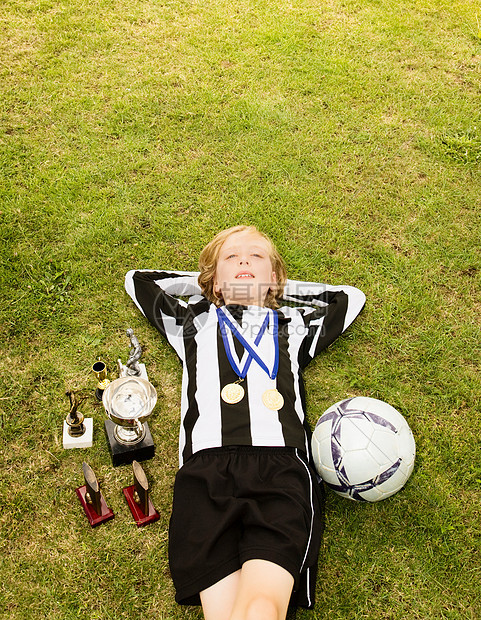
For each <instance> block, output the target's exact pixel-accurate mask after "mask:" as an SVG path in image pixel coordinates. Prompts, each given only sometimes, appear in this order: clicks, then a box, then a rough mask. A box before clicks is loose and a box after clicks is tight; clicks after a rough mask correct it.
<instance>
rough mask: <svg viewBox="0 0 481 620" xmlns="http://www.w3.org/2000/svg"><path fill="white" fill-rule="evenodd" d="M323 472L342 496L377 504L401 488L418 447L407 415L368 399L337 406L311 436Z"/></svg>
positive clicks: (317, 425) (383, 403)
mask: <svg viewBox="0 0 481 620" xmlns="http://www.w3.org/2000/svg"><path fill="white" fill-rule="evenodd" d="M311 445H312V456H313V459H314V463H315V466H316V469H317V472H318V474H319V475H320V476H321V478H322V479H323V480H324V482H325V483H326V484H327V485H328V486H329V487H330V488H331V489H333V490H334V491H335V492H336V493H338V494H339V495H342V496H343V497H348V498H350V499H353V500H358V501H367V502H377V501H379V500H381V499H385V498H386V497H389V496H390V495H393V494H394V493H396V492H397V491H399V489H401V488H402V487H403V486H404V484H405V483H406V481H407V479H408V478H409V476H410V475H411V472H412V470H413V468H414V457H415V454H416V444H415V442H414V437H413V434H412V432H411V429H410V428H409V425H408V423H407V422H406V420H405V419H404V418H403V416H402V415H401V414H400V413H399V411H397V410H396V409H394V407H391V405H388V404H387V403H385V402H383V401H382V400H377V399H376V398H369V397H366V396H356V397H355V398H348V399H347V400H341V401H340V402H338V403H336V404H335V405H332V406H331V407H329V409H327V410H326V411H325V412H324V413H323V414H322V416H321V417H320V418H319V420H318V422H317V424H316V428H315V429H314V433H313V435H312V443H311Z"/></svg>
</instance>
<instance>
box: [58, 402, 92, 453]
mask: <svg viewBox="0 0 481 620" xmlns="http://www.w3.org/2000/svg"><path fill="white" fill-rule="evenodd" d="M66 395H67V396H68V397H69V399H70V411H69V414H68V416H67V417H66V419H65V420H64V423H63V447H64V448H65V449H69V448H90V447H91V446H92V444H93V420H92V418H84V415H83V413H80V411H79V410H78V408H79V406H80V404H81V403H82V402H83V401H84V400H85V399H86V398H87V397H86V396H81V397H80V398H79V397H78V396H77V394H75V392H74V391H73V390H70V391H68V392H66Z"/></svg>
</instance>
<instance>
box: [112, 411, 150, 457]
mask: <svg viewBox="0 0 481 620" xmlns="http://www.w3.org/2000/svg"><path fill="white" fill-rule="evenodd" d="M143 425H144V428H145V437H144V438H143V439H142V441H139V442H138V443H136V444H133V445H132V446H127V445H125V444H122V443H119V442H118V441H117V439H115V437H114V429H115V426H116V424H115V423H114V422H112V420H105V434H106V436H107V441H108V444H109V449H110V455H111V457H112V464H113V466H114V467H117V465H126V464H128V463H132V461H145V460H147V459H151V458H152V457H153V456H154V454H155V446H154V440H153V439H152V435H151V433H150V429H149V425H148V424H147V422H144V424H143Z"/></svg>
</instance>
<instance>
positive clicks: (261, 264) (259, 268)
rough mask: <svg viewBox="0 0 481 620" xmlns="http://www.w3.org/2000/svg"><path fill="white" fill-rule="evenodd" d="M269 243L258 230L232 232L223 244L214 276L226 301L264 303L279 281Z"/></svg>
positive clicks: (216, 290)
mask: <svg viewBox="0 0 481 620" xmlns="http://www.w3.org/2000/svg"><path fill="white" fill-rule="evenodd" d="M269 250H270V247H269V243H268V242H267V241H266V239H264V237H261V236H260V235H258V234H256V233H251V232H248V231H244V232H238V233H233V234H232V235H230V236H229V237H228V238H227V239H226V240H225V241H224V243H223V244H222V246H221V249H220V252H219V258H218V261H217V269H216V273H215V279H214V291H215V292H216V293H217V294H220V295H222V297H223V298H224V303H225V304H231V303H235V304H244V305H255V306H263V305H264V302H265V299H266V295H267V293H268V292H269V288H271V287H273V286H274V285H275V282H276V274H275V272H274V270H273V269H272V263H271V257H270V252H269Z"/></svg>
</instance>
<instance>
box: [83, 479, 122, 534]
mask: <svg viewBox="0 0 481 620" xmlns="http://www.w3.org/2000/svg"><path fill="white" fill-rule="evenodd" d="M75 492H76V493H77V497H78V498H79V500H80V503H81V504H82V507H83V509H84V511H85V515H86V516H87V519H88V520H89V523H90V525H91V526H92V527H96V526H97V525H100V524H101V523H104V521H109V520H110V519H113V518H114V516H115V515H114V512H113V510H111V509H110V508H109V507H108V506H107V504H106V502H105V499H104V496H103V495H102V494H101V495H100V505H101V508H102V513H101V514H100V515H98V514H97V513H96V512H95V510H94V509H93V508H92V505H91V504H89V503H88V502H87V500H86V498H85V494H86V492H87V486H86V485H84V486H83V487H79V488H78V489H75Z"/></svg>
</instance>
